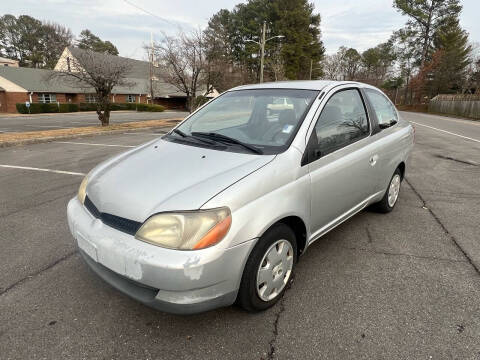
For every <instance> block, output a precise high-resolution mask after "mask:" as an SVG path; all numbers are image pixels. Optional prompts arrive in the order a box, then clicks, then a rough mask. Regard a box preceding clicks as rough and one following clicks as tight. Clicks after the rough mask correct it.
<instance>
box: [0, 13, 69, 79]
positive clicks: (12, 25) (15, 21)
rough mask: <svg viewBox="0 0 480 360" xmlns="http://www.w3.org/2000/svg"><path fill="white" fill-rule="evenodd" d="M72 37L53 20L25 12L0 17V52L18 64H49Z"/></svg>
mask: <svg viewBox="0 0 480 360" xmlns="http://www.w3.org/2000/svg"><path fill="white" fill-rule="evenodd" d="M72 39H73V35H72V32H71V31H70V29H68V28H66V27H64V26H62V25H59V24H56V23H42V22H40V21H39V20H37V19H34V18H32V17H30V16H26V15H21V16H19V17H18V18H16V17H15V16H13V15H4V16H2V17H1V18H0V54H1V55H3V56H5V57H8V58H11V59H16V60H18V61H19V62H20V66H25V67H37V68H50V69H51V68H53V67H54V66H55V64H56V62H57V60H58V58H59V57H60V55H61V53H62V51H63V49H64V48H65V47H66V46H69V45H71V43H72Z"/></svg>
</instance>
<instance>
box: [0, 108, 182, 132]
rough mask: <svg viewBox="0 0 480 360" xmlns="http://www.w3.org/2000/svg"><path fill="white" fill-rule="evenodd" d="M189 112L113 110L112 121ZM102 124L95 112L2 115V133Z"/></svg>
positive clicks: (0, 123)
mask: <svg viewBox="0 0 480 360" xmlns="http://www.w3.org/2000/svg"><path fill="white" fill-rule="evenodd" d="M187 115H188V113H187V112H184V111H164V112H141V111H139V112H136V111H112V112H111V113H110V123H111V124H120V123H126V122H132V121H145V120H160V119H178V118H180V119H183V118H184V117H185V116H187ZM94 125H100V121H99V120H98V116H97V114H96V113H95V112H77V113H59V114H55V113H54V114H32V115H14V116H12V115H10V114H3V115H0V134H1V133H9V132H25V131H40V130H56V129H68V128H76V127H84V126H94Z"/></svg>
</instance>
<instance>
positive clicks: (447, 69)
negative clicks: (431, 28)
mask: <svg viewBox="0 0 480 360" xmlns="http://www.w3.org/2000/svg"><path fill="white" fill-rule="evenodd" d="M434 46H435V50H436V51H439V50H440V51H442V53H443V56H442V59H441V62H440V64H439V67H438V69H437V72H435V73H434V74H432V76H433V81H432V83H433V86H434V87H435V88H436V93H443V92H452V91H455V92H458V91H462V90H463V88H464V85H465V82H466V70H467V67H468V66H469V65H470V63H471V61H472V60H471V57H470V55H471V52H472V47H471V45H470V44H469V43H468V34H467V32H466V31H465V30H463V29H462V28H461V27H460V24H459V21H458V19H456V18H451V19H448V21H446V22H445V24H444V25H442V26H441V27H440V28H439V29H438V31H437V33H436V34H435V38H434Z"/></svg>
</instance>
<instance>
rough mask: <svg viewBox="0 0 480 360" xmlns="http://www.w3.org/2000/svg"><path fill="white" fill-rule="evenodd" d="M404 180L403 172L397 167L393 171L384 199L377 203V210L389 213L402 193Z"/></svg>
mask: <svg viewBox="0 0 480 360" xmlns="http://www.w3.org/2000/svg"><path fill="white" fill-rule="evenodd" d="M401 182H402V174H401V172H400V169H398V168H397V170H395V172H394V173H393V176H392V178H391V179H390V183H389V184H388V188H387V191H385V194H384V195H383V198H382V200H380V201H379V202H378V203H377V204H375V208H376V210H378V211H379V212H382V213H389V212H390V211H392V210H393V208H394V207H395V204H396V203H397V200H398V195H399V193H400V184H401Z"/></svg>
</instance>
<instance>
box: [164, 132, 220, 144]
mask: <svg viewBox="0 0 480 360" xmlns="http://www.w3.org/2000/svg"><path fill="white" fill-rule="evenodd" d="M172 132H173V133H175V134H178V135H180V136H181V137H183V138H190V139H194V140H196V141H200V142H203V143H205V144H209V145H215V142H214V141H210V140H207V139H202V138H198V137H195V136H192V135H187V134H185V133H184V132H183V131H181V130H178V129H173V130H172Z"/></svg>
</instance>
